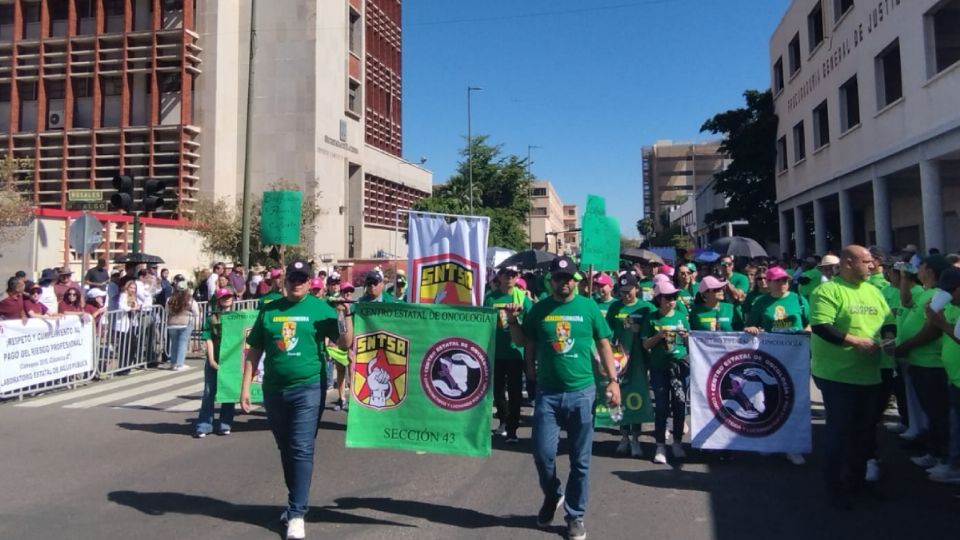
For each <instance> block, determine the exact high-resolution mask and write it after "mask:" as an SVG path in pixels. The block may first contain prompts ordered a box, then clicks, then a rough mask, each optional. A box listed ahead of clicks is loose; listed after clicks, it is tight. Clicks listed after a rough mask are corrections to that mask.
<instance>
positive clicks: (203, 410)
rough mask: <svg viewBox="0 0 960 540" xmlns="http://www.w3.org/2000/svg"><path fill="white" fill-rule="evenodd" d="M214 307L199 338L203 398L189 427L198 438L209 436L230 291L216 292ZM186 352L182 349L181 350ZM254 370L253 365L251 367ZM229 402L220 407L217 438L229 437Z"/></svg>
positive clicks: (230, 421)
mask: <svg viewBox="0 0 960 540" xmlns="http://www.w3.org/2000/svg"><path fill="white" fill-rule="evenodd" d="M214 297H215V300H214V302H215V303H214V304H213V305H212V306H211V307H210V313H209V315H207V320H206V321H205V322H204V324H203V331H202V332H201V333H200V338H201V339H203V340H204V343H205V345H206V347H205V350H206V359H207V361H206V362H204V363H203V398H201V401H200V414H199V415H198V416H197V422H196V424H195V425H194V428H193V436H194V437H196V438H198V439H202V438H204V437H206V436H207V435H209V434H210V433H213V409H214V405H215V404H214V400H215V399H216V397H217V370H218V369H219V368H220V339H221V338H222V337H223V330H222V328H223V327H222V323H221V321H220V317H221V316H222V315H223V314H224V313H226V312H228V311H230V310H231V309H232V308H233V291H231V290H230V289H225V288H224V289H217V291H216V293H214ZM189 335H190V334H189V332H188V333H187V336H189ZM184 351H186V349H184ZM254 367H256V366H254ZM234 409H235V407H234V404H233V403H222V404H220V431H219V432H218V433H220V435H229V434H230V424H231V423H233V413H234Z"/></svg>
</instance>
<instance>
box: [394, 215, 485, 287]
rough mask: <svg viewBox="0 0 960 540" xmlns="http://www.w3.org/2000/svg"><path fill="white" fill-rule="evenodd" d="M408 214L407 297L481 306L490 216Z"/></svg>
mask: <svg viewBox="0 0 960 540" xmlns="http://www.w3.org/2000/svg"><path fill="white" fill-rule="evenodd" d="M409 216H410V218H409V221H408V228H407V231H408V242H409V246H410V249H409V255H408V259H409V261H410V262H409V268H408V271H407V277H408V279H409V280H410V292H409V295H410V301H411V302H416V303H421V304H455V305H468V306H469V305H474V306H482V305H483V294H484V286H485V283H484V280H485V278H486V275H487V234H488V232H489V229H490V218H488V217H483V216H479V217H477V216H444V215H440V214H430V213H422V212H410V214H409ZM448 217H449V218H452V219H453V221H452V222H451V223H447V218H448Z"/></svg>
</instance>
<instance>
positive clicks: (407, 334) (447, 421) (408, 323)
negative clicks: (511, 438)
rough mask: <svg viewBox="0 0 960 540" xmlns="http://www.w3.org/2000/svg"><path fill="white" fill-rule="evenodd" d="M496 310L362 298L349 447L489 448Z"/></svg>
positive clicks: (479, 451) (473, 451)
mask: <svg viewBox="0 0 960 540" xmlns="http://www.w3.org/2000/svg"><path fill="white" fill-rule="evenodd" d="M496 317H497V313H496V311H495V310H493V309H487V308H472V307H461V306H445V305H417V304H381V303H368V304H357V311H356V314H355V316H354V347H355V350H356V367H355V370H354V373H353V377H352V382H351V385H350V392H351V399H350V400H351V404H350V409H349V411H350V412H349V413H348V414H349V416H348V418H347V437H346V445H347V447H348V448H394V449H398V450H412V451H424V452H434V453H443V454H462V455H467V456H488V455H490V417H491V411H492V392H491V388H490V387H491V386H492V384H491V380H492V378H493V362H492V361H491V359H492V353H493V350H494V329H495V328H496V326H495V321H496Z"/></svg>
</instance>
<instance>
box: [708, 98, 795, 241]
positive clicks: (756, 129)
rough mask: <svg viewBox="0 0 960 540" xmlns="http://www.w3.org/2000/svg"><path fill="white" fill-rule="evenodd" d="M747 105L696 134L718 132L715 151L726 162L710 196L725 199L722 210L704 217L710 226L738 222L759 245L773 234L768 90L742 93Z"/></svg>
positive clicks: (773, 120) (773, 136)
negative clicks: (726, 158) (743, 223)
mask: <svg viewBox="0 0 960 540" xmlns="http://www.w3.org/2000/svg"><path fill="white" fill-rule="evenodd" d="M743 97H744V98H745V99H746V103H747V106H746V107H744V108H740V109H733V110H729V111H726V112H722V113H719V114H717V115H716V116H714V117H713V118H711V119H710V120H707V121H706V122H705V123H704V124H703V126H702V127H701V128H700V130H701V131H709V132H711V133H722V134H723V135H724V139H723V144H721V145H720V152H722V153H724V154H726V155H728V156H729V157H730V159H731V160H732V161H731V163H730V166H729V167H727V169H726V170H725V171H723V172H720V173H717V174H715V175H714V177H715V178H716V184H714V191H715V192H716V193H717V194H719V195H722V196H724V197H725V198H726V199H727V208H724V209H720V210H715V211H713V212H710V213H709V214H708V215H707V222H708V223H710V224H719V223H727V222H730V221H738V220H744V221H747V222H748V225H747V231H748V235H749V236H751V237H752V238H754V239H756V240H758V241H760V242H764V241H767V240H771V239H772V238H773V236H774V235H775V234H777V231H778V230H779V229H778V227H777V221H778V219H777V217H778V216H777V204H776V201H777V186H776V164H777V148H776V140H777V116H776V114H775V113H774V108H773V94H772V93H771V92H770V90H767V91H764V92H760V91H758V90H747V91H746V92H744V93H743Z"/></svg>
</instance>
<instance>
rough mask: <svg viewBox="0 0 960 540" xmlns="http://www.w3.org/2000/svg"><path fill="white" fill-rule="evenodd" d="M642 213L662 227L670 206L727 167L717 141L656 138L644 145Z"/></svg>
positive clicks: (691, 195) (657, 227)
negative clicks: (700, 141) (661, 139)
mask: <svg viewBox="0 0 960 540" xmlns="http://www.w3.org/2000/svg"><path fill="white" fill-rule="evenodd" d="M642 154H643V203H644V204H643V208H644V217H650V218H653V221H654V223H655V227H656V230H658V231H659V230H662V229H663V227H664V221H665V220H666V219H668V217H667V216H668V215H669V212H670V210H671V209H672V207H675V206H679V205H680V204H681V203H683V201H684V200H686V199H689V198H690V197H693V195H694V193H695V192H696V190H697V188H699V187H701V186H703V184H704V183H705V182H707V180H709V179H710V177H711V176H712V175H713V174H714V173H716V172H719V171H722V170H723V169H724V168H726V165H727V160H726V158H725V156H724V155H723V154H721V153H720V142H719V141H711V142H703V143H684V142H673V141H666V140H664V141H657V142H656V144H653V145H652V146H647V147H644V148H643V152H642Z"/></svg>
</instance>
